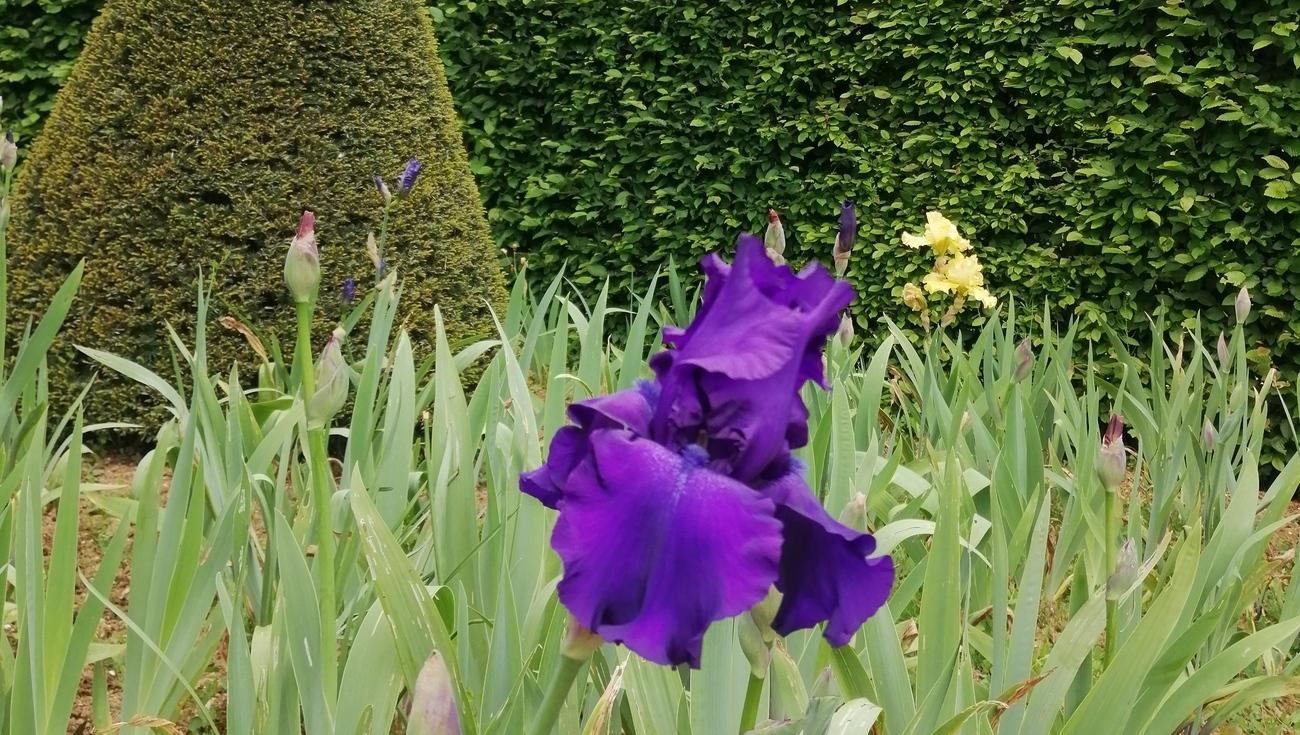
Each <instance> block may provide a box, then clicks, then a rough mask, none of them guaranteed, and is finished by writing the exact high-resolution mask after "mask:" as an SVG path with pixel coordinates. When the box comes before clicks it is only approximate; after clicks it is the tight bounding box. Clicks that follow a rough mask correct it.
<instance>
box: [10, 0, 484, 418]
mask: <svg viewBox="0 0 1300 735" xmlns="http://www.w3.org/2000/svg"><path fill="white" fill-rule="evenodd" d="M232 41H233V42H232ZM461 141H462V135H461V131H460V127H459V123H458V122H457V120H456V116H455V112H454V110H453V109H452V104H451V97H450V95H449V92H448V89H447V83H446V78H445V75H444V72H443V68H442V64H441V62H440V60H439V57H438V52H437V48H436V44H435V42H434V36H433V32H432V26H431V25H430V23H429V19H428V15H427V13H426V11H425V8H424V7H423V6H422V5H421V3H420V2H418V0H365V1H364V2H360V1H358V2H333V1H332V0H241V2H238V3H194V2H192V1H191V0H109V2H108V3H107V4H106V5H105V7H104V10H103V12H102V14H101V15H100V16H99V18H98V19H97V20H96V21H95V24H94V27H93V29H92V30H91V32H90V35H89V36H88V39H87V44H86V50H85V53H84V54H82V56H81V59H80V61H79V62H78V64H77V66H76V70H75V71H74V72H73V74H72V76H71V77H70V79H69V80H68V83H67V85H66V86H65V87H64V89H63V91H62V92H61V93H60V95H59V97H58V101H57V103H56V104H55V106H54V109H53V111H52V113H51V114H50V116H49V119H48V121H47V122H46V124H45V128H44V130H43V132H42V133H41V135H40V136H39V138H38V139H37V141H36V144H35V146H34V147H33V148H32V150H31V152H30V156H29V157H28V158H27V159H26V160H25V161H24V163H23V165H22V170H21V173H20V175H19V179H18V184H17V190H16V193H15V194H14V200H15V202H14V207H13V220H12V222H11V231H10V241H9V256H10V263H9V265H10V271H9V274H10V279H11V286H12V291H11V296H12V299H13V302H14V303H13V306H14V308H15V313H13V314H11V316H12V320H11V324H12V325H13V328H14V329H21V328H22V327H23V325H24V323H25V320H26V319H27V318H29V317H32V316H35V315H36V314H37V312H38V311H39V309H40V308H41V307H42V306H43V305H44V304H46V303H47V302H48V299H49V295H50V293H51V292H52V291H53V290H54V289H55V288H56V287H57V286H58V285H59V283H60V282H61V281H62V279H63V277H64V276H65V275H66V273H67V272H68V271H69V270H71V268H72V267H73V266H74V265H75V264H76V262H77V261H78V260H80V259H82V258H85V259H86V261H87V268H86V275H85V278H84V280H83V281H82V288H81V293H80V298H79V299H78V301H77V305H76V306H75V308H74V310H73V313H72V314H71V316H70V318H69V320H68V322H67V327H66V328H65V330H64V337H63V339H64V343H63V344H64V349H62V350H59V351H56V352H55V353H54V354H52V355H51V368H52V372H53V376H54V380H55V383H56V385H55V387H56V394H58V395H62V396H71V395H75V390H70V389H73V388H75V387H76V386H79V385H80V384H82V383H83V382H84V380H85V379H86V378H87V377H88V376H89V374H90V372H91V371H93V370H94V369H95V368H96V366H95V365H93V364H90V363H89V361H88V360H85V359H82V358H79V357H78V356H77V355H76V353H74V352H73V350H72V349H71V348H70V345H72V344H77V345H88V346H93V347H96V348H100V349H107V350H111V351H114V352H118V353H119V354H122V355H124V356H126V357H129V358H132V359H135V360H139V361H142V362H144V363H145V364H146V365H148V366H149V367H151V368H153V369H154V370H155V371H157V372H159V373H160V374H164V375H170V374H171V373H172V363H171V358H170V353H171V345H170V340H169V338H168V335H167V332H166V331H165V329H164V324H163V320H166V321H167V322H168V323H170V324H171V325H172V326H174V327H176V328H177V329H178V330H179V331H180V332H181V334H182V335H183V336H184V335H186V334H187V333H189V332H191V331H192V329H193V321H194V308H195V306H194V304H195V300H194V299H195V288H196V283H197V280H198V275H199V273H200V272H204V273H206V274H208V276H209V278H208V285H210V286H212V287H213V295H212V307H211V311H212V317H213V318H214V320H215V318H217V317H221V316H224V315H231V316H234V317H236V318H237V319H240V320H242V321H244V322H246V323H248V324H251V325H253V326H254V327H255V328H259V329H265V330H268V331H270V332H271V333H273V334H276V335H278V337H279V341H280V343H281V344H285V345H289V344H292V337H291V333H292V329H293V323H294V319H293V307H292V305H291V303H290V300H289V297H288V294H287V293H286V292H285V287H284V284H283V276H282V273H283V270H282V269H283V263H284V256H285V252H286V249H287V246H288V241H289V239H290V238H291V236H292V235H293V232H294V229H295V227H296V223H297V221H298V216H299V214H300V213H301V212H302V211H303V210H304V209H311V210H314V211H315V212H316V213H317V217H318V224H317V233H318V235H319V242H320V249H321V262H322V272H323V276H324V277H323V280H322V297H321V304H320V308H319V309H318V311H317V324H316V331H315V333H316V335H317V337H318V342H321V343H323V341H324V339H325V337H326V336H327V335H328V334H329V331H330V329H331V328H332V326H333V324H334V322H335V321H336V320H338V319H339V318H340V316H341V314H342V311H343V306H342V304H341V303H340V300H339V297H338V293H339V288H340V286H341V284H342V282H343V280H344V278H346V277H348V276H354V277H356V279H357V281H358V282H359V283H362V284H365V283H369V282H372V279H373V272H374V270H373V267H372V266H371V265H370V263H369V261H368V259H367V256H366V251H365V240H366V233H367V232H368V231H371V230H377V229H378V228H379V218H380V209H381V207H380V201H379V195H378V194H377V193H376V191H375V187H374V184H373V183H372V176H373V175H375V174H377V173H382V174H386V175H388V176H390V177H391V176H394V175H396V174H397V173H398V172H400V171H401V169H402V167H403V165H404V164H405V162H406V160H407V158H408V157H409V156H418V157H419V158H420V159H421V160H423V161H424V163H425V169H424V173H423V174H422V175H421V177H420V179H419V181H418V183H417V184H416V186H415V190H414V192H413V193H412V195H411V196H410V198H409V199H408V200H406V201H405V202H403V203H402V205H401V206H400V207H399V208H398V209H397V210H396V212H395V216H394V219H393V222H392V224H391V227H390V229H389V240H388V251H387V254H386V255H387V257H388V262H389V264H390V265H392V266H394V267H396V268H397V269H398V270H399V271H400V272H401V273H402V274H403V275H404V276H405V277H404V278H403V280H402V284H403V289H404V290H403V304H404V307H405V309H404V312H403V313H402V314H401V315H400V316H399V318H400V319H401V320H402V321H403V323H404V326H405V328H406V329H408V330H409V331H410V332H411V335H412V337H413V339H414V340H415V341H416V342H417V343H419V342H424V343H425V344H428V342H429V340H430V339H431V337H432V334H433V323H434V320H433V308H434V306H435V304H436V305H438V306H440V307H441V309H442V312H443V315H444V316H445V318H446V319H447V324H448V331H449V332H450V333H451V336H452V338H453V339H467V338H470V337H477V336H481V335H486V334H489V333H491V332H492V330H493V326H492V321H491V317H490V313H489V305H491V304H498V305H500V304H502V303H503V301H504V288H503V285H502V278H501V272H500V269H499V267H498V262H497V258H496V257H494V254H495V250H494V249H493V246H492V242H491V238H490V235H489V233H488V229H487V224H486V221H485V220H484V217H483V206H482V204H481V201H480V198H479V194H478V190H477V189H476V188H475V185H474V181H473V178H472V177H471V176H470V173H469V164H468V160H467V158H466V155H465V150H464V147H463V146H462V143H461ZM390 181H391V178H390ZM390 185H392V184H390ZM208 344H209V347H210V352H211V361H212V364H213V365H217V366H220V365H228V364H229V363H230V361H231V360H232V359H235V358H236V357H239V358H243V359H244V360H245V364H249V363H250V362H252V361H253V360H254V359H255V358H254V356H253V353H252V352H251V351H250V350H249V348H248V346H247V344H246V343H245V341H244V338H243V337H242V336H241V335H239V334H237V333H235V332H233V331H230V330H226V329H222V328H219V327H217V326H216V325H215V324H213V325H212V326H211V328H210V329H209V339H208ZM318 346H319V345H318ZM246 372H247V371H246ZM100 380H101V382H100V384H99V385H97V387H96V390H95V391H93V392H92V393H91V396H90V399H91V405H90V407H89V408H88V412H89V413H90V415H91V416H92V417H99V418H112V419H115V420H135V421H142V422H145V423H146V424H149V423H152V422H153V421H154V420H156V418H157V414H156V412H151V411H150V410H149V407H150V406H151V405H154V403H155V402H156V401H155V400H152V398H153V397H152V396H150V394H149V392H148V391H147V390H146V389H143V388H141V387H139V386H137V385H135V384H134V383H130V382H128V381H126V380H125V379H122V378H115V377H112V376H106V375H101V379H100Z"/></svg>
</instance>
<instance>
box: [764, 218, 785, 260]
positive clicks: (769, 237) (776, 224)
mask: <svg viewBox="0 0 1300 735" xmlns="http://www.w3.org/2000/svg"><path fill="white" fill-rule="evenodd" d="M763 246H764V247H766V248H767V254H768V255H775V256H776V257H774V258H772V260H774V261H775V260H776V258H779V257H783V256H784V255H785V227H784V226H782V224H781V216H780V215H779V214H777V212H776V210H775V209H768V210H767V232H766V233H765V234H764V235H763Z"/></svg>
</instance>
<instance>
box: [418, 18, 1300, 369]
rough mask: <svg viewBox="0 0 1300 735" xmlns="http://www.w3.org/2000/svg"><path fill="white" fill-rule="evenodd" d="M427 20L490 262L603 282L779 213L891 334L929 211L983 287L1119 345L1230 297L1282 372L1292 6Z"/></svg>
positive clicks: (1294, 123)
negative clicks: (975, 262) (833, 253)
mask: <svg viewBox="0 0 1300 735" xmlns="http://www.w3.org/2000/svg"><path fill="white" fill-rule="evenodd" d="M437 5H438V7H437V8H435V9H434V10H433V14H434V20H435V22H437V23H438V24H439V31H438V32H439V35H440V36H441V38H442V40H443V53H444V57H445V61H446V64H447V68H448V73H449V76H450V78H451V81H452V83H453V86H454V87H455V88H456V92H457V101H458V104H459V106H460V109H461V113H462V117H463V119H464V120H465V122H466V133H467V138H468V141H469V144H470V146H471V149H470V155H471V159H472V161H473V168H474V171H475V173H476V174H477V176H478V180H479V182H480V185H481V186H482V187H483V189H484V192H485V195H486V199H487V202H488V205H489V220H490V222H491V223H492V225H493V229H494V232H495V235H496V238H497V241H498V244H500V245H502V246H505V247H514V246H517V247H518V249H519V251H520V253H521V254H524V255H527V256H529V258H530V263H531V265H532V268H533V272H534V273H536V274H538V275H539V276H541V277H545V276H547V275H549V274H551V273H553V272H554V270H555V269H556V268H557V267H558V266H559V264H560V262H562V261H564V260H566V259H567V260H569V261H570V263H571V264H572V266H573V267H574V268H575V269H576V270H575V271H574V273H575V276H576V278H577V280H579V281H580V282H591V281H595V280H598V279H601V278H604V277H607V276H608V277H611V278H613V279H614V280H615V281H616V283H618V284H619V285H623V284H626V283H628V282H629V281H630V280H632V279H633V278H635V277H638V276H641V277H644V276H645V275H647V274H648V273H649V272H650V271H652V270H653V269H654V268H655V267H656V265H658V264H660V263H662V262H664V261H665V260H666V259H667V258H668V257H669V256H674V257H676V258H677V259H678V260H692V259H694V258H695V257H697V256H698V255H699V254H701V253H703V252H704V251H706V250H708V249H711V248H714V247H717V246H718V245H719V244H720V243H729V242H730V241H731V240H732V238H733V237H734V233H735V231H736V230H737V229H741V228H747V229H753V230H760V229H761V228H762V227H763V223H764V220H763V215H764V212H765V210H766V207H767V206H769V205H773V206H776V207H778V208H779V209H780V210H781V211H782V213H783V216H784V218H785V220H786V224H787V231H788V232H789V235H790V240H791V254H792V255H793V256H794V259H795V260H796V261H797V260H800V259H803V258H807V257H813V256H818V257H825V255H826V253H827V252H828V251H829V249H830V247H831V243H832V241H833V228H834V222H835V212H836V206H837V204H838V202H839V201H840V200H841V199H842V198H844V197H846V196H853V197H855V198H856V199H857V201H858V202H859V204H860V213H861V220H862V222H863V231H862V233H861V236H860V238H859V243H860V246H859V248H860V252H859V253H858V254H857V255H856V256H855V258H854V261H853V266H852V271H851V275H852V277H853V278H854V280H855V281H856V282H857V285H858V286H859V288H860V290H861V292H862V294H863V297H862V298H861V299H860V300H859V302H858V309H859V315H860V321H862V322H863V323H864V326H867V325H869V324H870V323H871V322H872V321H874V315H877V314H880V313H889V314H893V315H896V316H902V315H903V311H904V310H903V307H901V305H900V304H899V303H898V298H897V297H898V293H899V289H900V287H901V284H902V283H903V282H905V281H907V280H909V279H914V278H917V277H919V275H920V274H921V273H923V272H924V270H925V263H924V256H923V255H922V254H919V253H912V252H905V251H903V250H902V249H901V248H900V247H899V246H898V240H897V238H898V235H899V234H900V233H901V232H902V231H904V230H905V229H910V228H917V227H919V225H920V224H921V222H922V220H923V216H924V211H925V210H926V209H928V208H934V207H937V208H941V209H943V210H944V211H945V212H946V213H948V214H949V215H950V216H951V217H952V218H953V219H954V220H956V221H958V222H959V223H960V224H961V225H962V226H963V229H964V230H965V231H967V232H968V234H969V235H970V236H971V238H972V239H973V240H975V241H976V242H977V244H978V245H979V246H980V250H979V252H980V256H981V260H983V261H985V262H986V264H987V268H988V277H989V282H990V285H991V286H992V287H993V289H994V290H995V291H996V292H998V293H999V295H1001V296H1004V297H1005V296H1006V295H1008V294H1013V295H1015V296H1016V297H1017V298H1019V299H1020V300H1021V301H1022V302H1028V303H1030V304H1034V305H1037V304H1041V303H1044V302H1046V303H1050V304H1052V305H1053V306H1054V307H1055V308H1056V309H1057V313H1072V314H1077V315H1078V316H1079V317H1080V318H1081V319H1082V320H1083V322H1084V330H1085V332H1088V333H1091V334H1093V335H1096V334H1099V333H1100V328H1101V325H1102V324H1103V323H1106V324H1110V325H1112V326H1114V327H1115V328H1116V329H1118V330H1120V331H1125V330H1127V329H1129V328H1132V327H1137V328H1139V329H1140V328H1141V327H1142V322H1143V319H1144V318H1143V316H1142V315H1143V314H1144V313H1145V312H1154V313H1157V314H1163V315H1166V316H1167V317H1168V318H1169V319H1170V320H1171V321H1172V322H1174V323H1177V322H1179V321H1181V320H1183V319H1185V318H1187V317H1189V316H1191V315H1193V314H1195V313H1196V312H1198V311H1202V312H1204V315H1205V317H1206V318H1207V320H1208V321H1209V323H1210V325H1211V328H1213V327H1215V326H1217V325H1222V326H1227V324H1228V323H1230V321H1231V308H1230V302H1231V300H1232V298H1233V296H1234V295H1235V293H1236V291H1237V289H1238V288H1239V287H1240V286H1242V285H1247V286H1249V287H1250V289H1251V292H1252V294H1253V296H1254V298H1255V301H1256V309H1255V310H1254V313H1253V315H1252V317H1251V323H1250V328H1251V335H1252V338H1253V339H1254V340H1255V341H1256V342H1258V343H1259V344H1260V346H1261V351H1260V352H1259V358H1260V361H1261V362H1267V361H1270V360H1272V361H1275V362H1276V363H1277V364H1278V365H1279V366H1280V367H1282V368H1283V369H1284V370H1286V371H1288V372H1290V371H1294V370H1295V369H1297V368H1298V367H1300V346H1297V344H1296V342H1297V338H1298V336H1300V311H1297V310H1296V308H1295V301H1296V299H1297V297H1300V278H1298V276H1300V249H1298V248H1297V245H1300V239H1298V238H1300V218H1298V217H1297V212H1300V135H1298V134H1297V133H1298V132H1300V130H1298V128H1300V43H1298V41H1297V24H1298V23H1300V0H1182V1H1181V2H1180V1H1179V0H1168V1H1152V0H1141V1H1137V2H1135V1H1133V0H1071V1H1069V2H1058V1H1057V0H1026V2H1017V3H1008V2H1000V1H997V2H995V1H993V0H984V1H982V2H944V3H917V2H910V1H904V0H881V1H880V2H873V3H848V2H844V0H800V1H796V0H760V1H759V2H753V1H750V2H740V1H739V0H689V1H683V2H676V3H626V2H623V1H622V0H590V1H589V2H583V3H572V2H565V1H564V0H527V1H525V0H516V1H514V2H509V1H503V2H491V3H488V2H478V1H475V0H447V1H446V2H441V3H438V4H437Z"/></svg>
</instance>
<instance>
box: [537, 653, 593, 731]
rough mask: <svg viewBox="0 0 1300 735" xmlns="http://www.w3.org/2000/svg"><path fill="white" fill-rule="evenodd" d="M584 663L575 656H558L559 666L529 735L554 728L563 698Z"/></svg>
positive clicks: (567, 693)
mask: <svg viewBox="0 0 1300 735" xmlns="http://www.w3.org/2000/svg"><path fill="white" fill-rule="evenodd" d="M584 663H586V662H585V661H579V660H578V659H576V658H569V657H568V656H560V668H559V669H558V670H556V672H555V678H553V679H551V685H550V687H549V688H547V690H546V696H545V697H544V698H543V699H542V707H541V709H539V710H538V711H537V719H535V720H533V727H532V729H530V730H529V731H528V734H529V735H550V733H551V731H552V730H554V729H555V721H556V720H557V719H559V716H560V710H561V709H562V708H563V707H564V700H565V699H567V698H568V696H569V690H570V689H572V688H573V682H574V680H575V679H577V677H578V671H579V670H580V669H581V668H582V665H583V664H584Z"/></svg>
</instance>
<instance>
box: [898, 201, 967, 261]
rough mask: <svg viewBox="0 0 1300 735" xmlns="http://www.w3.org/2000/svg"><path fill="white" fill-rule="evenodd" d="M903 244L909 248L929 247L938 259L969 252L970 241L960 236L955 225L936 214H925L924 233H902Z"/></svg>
mask: <svg viewBox="0 0 1300 735" xmlns="http://www.w3.org/2000/svg"><path fill="white" fill-rule="evenodd" d="M903 244H904V245H906V246H908V247H909V248H917V249H919V248H924V247H930V248H932V249H933V250H934V254H935V255H937V256H939V257H941V258H942V257H944V256H946V255H957V254H960V253H964V252H966V251H967V250H970V240H967V239H966V238H964V237H962V236H961V233H960V232H958V231H957V225H955V224H953V223H952V221H951V220H949V219H948V218H947V217H945V216H943V215H942V214H940V213H938V212H927V213H926V215H925V231H924V232H922V233H920V234H915V233H911V232H905V233H903Z"/></svg>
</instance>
